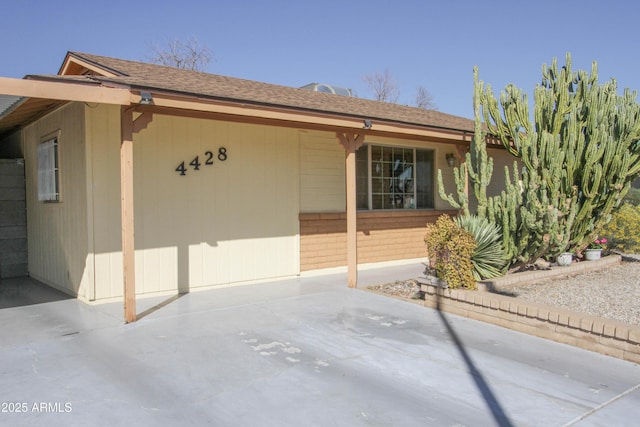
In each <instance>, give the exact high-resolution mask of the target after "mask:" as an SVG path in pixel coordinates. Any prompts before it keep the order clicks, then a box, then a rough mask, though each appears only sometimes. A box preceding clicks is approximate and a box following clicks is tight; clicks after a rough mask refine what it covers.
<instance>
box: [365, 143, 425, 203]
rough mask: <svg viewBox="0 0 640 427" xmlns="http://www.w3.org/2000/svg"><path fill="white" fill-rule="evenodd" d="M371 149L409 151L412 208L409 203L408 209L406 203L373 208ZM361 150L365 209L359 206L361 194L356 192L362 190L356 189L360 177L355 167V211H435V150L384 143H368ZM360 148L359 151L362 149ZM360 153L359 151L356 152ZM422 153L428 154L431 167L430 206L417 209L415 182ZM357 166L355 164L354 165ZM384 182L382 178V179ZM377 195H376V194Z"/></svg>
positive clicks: (416, 183)
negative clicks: (410, 153)
mask: <svg viewBox="0 0 640 427" xmlns="http://www.w3.org/2000/svg"><path fill="white" fill-rule="evenodd" d="M372 147H381V148H382V149H383V152H384V150H385V149H401V150H411V151H412V160H413V161H412V177H411V180H412V186H413V197H412V200H413V206H412V205H411V202H410V204H409V206H408V207H404V205H405V204H406V201H405V202H403V203H402V207H392V208H386V207H381V208H375V207H374V204H373V199H374V195H373V160H372V153H373V149H372ZM362 148H365V149H366V152H367V160H366V161H367V172H366V179H367V183H366V193H367V194H366V196H367V197H366V198H367V207H366V208H365V207H362V205H361V202H362V200H361V192H359V191H358V190H360V191H361V190H362V189H361V188H358V184H357V183H358V180H359V179H360V180H361V179H362V177H361V176H359V175H358V167H357V166H356V200H358V203H357V205H358V207H357V210H358V211H360V212H378V211H388V212H403V211H416V210H434V209H435V203H436V200H435V192H436V188H435V185H436V179H435V173H436V172H435V171H436V149H434V148H425V147H415V146H405V145H393V144H384V143H376V142H370V143H366V144H364V145H363V146H362ZM362 148H361V149H362ZM358 151H360V150H358ZM419 151H422V152H428V153H429V154H430V165H431V166H430V167H431V171H430V174H429V175H430V180H431V183H430V184H431V191H430V200H429V201H428V204H429V205H430V206H425V207H419V206H418V205H419V203H418V188H419V185H418V182H417V176H418V152H419ZM357 161H358V159H357V158H356V162H357ZM362 161H363V160H362V159H360V162H362ZM356 165H357V163H356ZM383 180H384V177H383ZM376 194H378V193H376ZM380 194H385V195H386V193H384V192H383V193H380ZM391 194H392V193H391ZM404 194H408V193H404Z"/></svg>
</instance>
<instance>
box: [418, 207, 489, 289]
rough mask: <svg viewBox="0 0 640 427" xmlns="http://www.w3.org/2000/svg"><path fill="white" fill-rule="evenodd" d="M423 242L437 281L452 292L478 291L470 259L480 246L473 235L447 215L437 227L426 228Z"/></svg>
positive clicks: (434, 225)
mask: <svg viewBox="0 0 640 427" xmlns="http://www.w3.org/2000/svg"><path fill="white" fill-rule="evenodd" d="M424 241H425V243H426V244H427V251H428V252H429V263H430V264H431V265H432V266H433V267H434V268H435V271H436V276H437V277H438V278H440V279H442V280H444V281H446V282H447V285H449V287H450V288H452V289H456V288H460V287H462V288H467V289H475V288H476V281H475V279H474V277H473V264H472V262H471V256H472V255H473V251H474V250H475V248H476V246H477V244H476V241H475V239H474V238H473V235H472V234H471V233H469V232H468V231H465V230H463V229H462V228H460V227H458V226H457V225H456V224H455V223H454V222H453V220H452V219H451V218H450V217H449V216H448V215H441V216H440V217H439V218H438V220H437V221H436V222H435V224H429V225H427V236H426V237H425V238H424Z"/></svg>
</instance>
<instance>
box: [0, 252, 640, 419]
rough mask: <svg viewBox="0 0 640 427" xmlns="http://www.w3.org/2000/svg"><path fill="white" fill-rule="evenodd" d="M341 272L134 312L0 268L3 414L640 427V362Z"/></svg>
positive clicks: (168, 301) (380, 279) (377, 274)
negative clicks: (425, 301)
mask: <svg viewBox="0 0 640 427" xmlns="http://www.w3.org/2000/svg"><path fill="white" fill-rule="evenodd" d="M421 270H422V265H420V264H418V265H409V266H395V267H388V268H384V269H376V270H366V271H361V272H360V286H361V287H364V286H366V285H369V284H376V283H384V282H388V281H393V280H398V279H406V278H412V277H416V276H417V275H418V274H419V273H420V272H421ZM345 283H346V274H331V275H324V276H315V277H305V278H299V279H291V280H286V281H278V282H270V283H262V284H257V285H248V286H240V287H234V288H224V289H216V290H211V291H203V292H193V293H190V294H186V295H182V296H179V297H173V298H171V297H163V298H146V299H139V300H138V314H139V317H140V320H139V321H138V322H136V323H133V324H128V325H125V324H123V322H122V304H121V303H113V304H103V305H95V306H91V305H86V304H83V303H81V302H78V301H76V300H75V299H70V298H67V297H65V296H64V295H62V294H59V293H57V292H55V291H52V290H50V289H49V288H46V287H43V286H42V285H40V284H37V283H34V282H33V281H30V280H28V279H12V280H7V281H2V282H0V323H1V324H2V328H1V329H0V375H1V378H2V387H1V388H0V402H1V403H2V408H1V409H2V413H0V425H8V426H9V425H10V426H16V425H47V426H57V425H60V426H63V425H64V426H86V425H92V426H116V425H125V424H126V425H129V424H135V425H139V426H158V425H216V426H300V425H305V426H359V425H362V426H371V425H375V426H454V425H457V426H494V425H499V426H569V425H575V426H605V425H606V426H612V425H616V426H626V425H629V426H631V425H637V421H638V420H637V418H638V415H639V412H638V408H639V407H640V367H638V365H636V364H633V363H630V362H626V361H622V360H619V359H616V358H612V357H607V356H603V355H600V354H596V353H592V352H589V351H585V350H581V349H577V348H573V347H570V346H567V345H563V344H558V343H555V342H551V341H547V340H544V339H540V338H536V337H532V336H529V335H525V334H522V333H518V332H514V331H510V330H507V329H503V328H500V327H496V326H493V325H488V324H484V323H481V322H478V321H475V320H471V319H466V318H462V317H457V316H455V315H451V314H448V313H442V312H439V311H437V310H434V309H429V308H425V307H422V306H420V305H418V304H412V303H410V302H405V301H400V300H397V299H393V298H388V297H384V296H381V295H377V294H373V293H370V292H363V291H361V290H354V289H349V288H347V287H346V285H345ZM18 410H19V411H21V412H17V411H18Z"/></svg>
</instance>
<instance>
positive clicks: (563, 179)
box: [482, 54, 640, 250]
mask: <svg viewBox="0 0 640 427" xmlns="http://www.w3.org/2000/svg"><path fill="white" fill-rule="evenodd" d="M616 90H617V85H616V81H615V80H613V79H612V80H610V81H609V82H607V83H605V84H602V85H600V84H598V76H597V64H596V63H595V62H594V63H593V64H592V68H591V73H590V74H589V75H588V74H587V73H586V72H585V71H578V72H573V71H572V70H571V57H570V55H569V54H567V56H566V65H565V66H564V67H562V68H561V69H559V68H558V65H557V60H556V59H554V60H553V62H552V64H551V67H547V66H546V65H545V66H543V69H542V82H541V84H540V85H538V86H537V87H536V89H535V91H534V114H533V119H534V120H533V122H532V121H531V120H530V118H529V110H528V102H527V98H526V95H525V96H523V95H522V92H521V90H519V89H517V88H515V87H514V86H513V85H509V86H507V87H506V88H505V90H504V91H503V92H502V93H501V96H500V107H501V108H498V101H497V100H496V99H495V97H494V96H493V94H492V93H491V90H490V88H488V89H487V90H486V91H485V92H484V93H483V98H482V105H483V113H484V119H485V123H486V124H487V126H488V129H489V132H490V133H492V134H494V135H496V136H497V137H498V138H499V139H500V140H501V141H502V144H503V145H504V146H505V148H506V149H508V150H509V152H511V153H512V154H514V155H515V156H517V157H518V158H519V159H520V160H521V162H522V165H523V181H526V178H528V181H529V182H528V183H527V182H523V185H524V188H525V193H528V192H531V191H538V192H539V195H538V196H539V198H540V201H541V202H545V203H548V204H549V205H548V208H549V212H551V211H552V210H557V213H558V215H559V216H558V225H561V226H562V224H564V226H567V227H568V232H569V238H568V240H567V241H566V245H564V246H565V248H564V249H582V248H584V247H585V246H586V245H587V244H588V243H589V241H591V240H592V239H593V238H594V236H595V235H596V234H597V233H598V230H599V229H600V228H601V227H602V226H603V225H604V224H606V223H607V222H608V221H609V219H610V217H611V211H612V210H613V209H614V208H615V207H616V206H618V205H619V203H620V201H621V200H622V198H623V197H624V195H625V194H626V192H627V191H628V189H629V187H630V185H631V181H632V180H633V179H634V178H635V177H637V176H638V175H639V174H640V142H639V139H640V105H639V104H638V103H637V102H636V97H637V93H636V92H631V91H629V90H625V91H624V94H623V95H618V94H617V93H616ZM545 193H546V194H545ZM523 220H524V221H525V222H526V223H527V227H533V229H535V228H536V227H535V226H536V221H538V223H539V224H538V225H539V226H543V227H547V226H551V227H552V228H551V229H549V230H548V231H547V233H549V234H550V235H551V236H550V238H551V239H554V236H553V234H552V230H553V227H554V226H555V223H556V221H555V219H552V218H551V217H547V218H546V220H544V219H542V218H538V219H537V220H536V219H535V218H533V217H532V216H531V215H530V214H529V213H527V215H526V216H524V212H523ZM547 221H550V222H547ZM560 231H562V230H560ZM556 237H558V236H556ZM565 237H566V236H565ZM565 237H563V238H558V239H556V240H557V241H558V242H557V243H559V245H556V246H557V247H556V250H557V249H559V248H560V247H562V246H563V245H562V243H564V241H565ZM552 246H553V245H552ZM550 249H551V248H550Z"/></svg>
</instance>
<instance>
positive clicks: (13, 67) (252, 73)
mask: <svg viewBox="0 0 640 427" xmlns="http://www.w3.org/2000/svg"><path fill="white" fill-rule="evenodd" d="M0 6H1V10H2V11H3V17H4V19H3V20H2V37H1V38H0V52H1V53H2V60H1V62H0V77H15V78H22V77H24V76H25V75H28V74H56V73H57V72H58V70H59V68H60V65H61V64H62V61H63V59H64V57H65V54H66V53H67V51H77V52H85V53H92V54H96V55H104V56H111V57H116V58H123V59H129V60H136V61H147V60H148V59H149V57H150V56H151V54H152V51H151V46H152V45H153V44H156V45H159V46H163V45H166V44H167V42H168V41H170V40H187V39H190V38H196V39H197V40H198V41H199V43H200V44H201V45H203V46H206V47H208V48H209V49H210V50H211V51H212V53H213V57H214V60H213V61H211V62H210V63H209V65H208V66H207V68H206V69H205V70H204V71H206V72H210V73H214V74H221V75H226V76H231V77H238V78H243V79H249V80H256V81H261V82H266V83H273V84H278V85H284V86H292V87H300V86H303V85H306V84H308V83H326V84H332V85H335V86H341V87H346V88H350V89H352V90H353V91H354V92H355V94H356V95H357V96H359V97H361V98H371V97H372V96H373V94H372V93H371V91H370V90H369V89H368V87H367V85H366V83H365V81H364V76H366V75H372V74H374V73H384V72H385V71H387V70H388V71H389V73H390V74H391V75H392V76H393V77H394V79H395V80H396V82H397V85H398V88H399V91H400V98H399V100H398V102H399V103H401V104H406V105H413V104H415V96H416V92H417V90H418V88H419V87H420V86H423V87H424V88H425V89H427V91H428V92H429V93H430V94H431V95H432V97H433V102H434V103H435V104H436V106H437V108H438V110H440V111H442V112H444V113H449V114H454V115H457V116H461V117H468V118H473V108H472V98H473V67H474V66H478V68H479V73H480V79H481V80H483V81H484V82H485V84H490V85H491V87H492V88H493V90H494V92H495V93H499V92H500V91H501V90H503V89H504V87H505V86H506V85H507V84H515V85H516V86H518V87H519V88H521V89H523V90H524V92H526V93H528V94H529V96H530V97H532V93H533V89H534V88H535V86H536V84H537V83H539V81H540V80H541V70H542V65H543V64H550V63H551V61H552V60H553V58H557V59H558V62H559V64H560V65H563V64H564V63H565V56H566V54H567V53H570V54H571V57H572V67H573V69H574V71H575V70H578V69H582V70H586V71H590V70H591V64H592V62H593V61H597V63H598V75H599V79H600V82H605V81H608V80H609V79H611V78H615V79H616V80H617V82H618V88H619V91H620V92H621V91H622V89H623V88H627V87H628V88H630V89H632V90H640V55H639V54H638V49H639V48H638V46H639V45H640V43H638V39H639V37H638V16H640V2H636V1H631V0H608V1H606V2H605V1H604V0H581V1H576V0H535V1H531V0H529V1H527V0H510V1H507V0H475V1H474V0H445V1H442V0H439V1H435V0H395V1H388V0H322V1H305V0H276V1H269V0H261V1H259V0H256V1H248V0H208V1H204V0H203V1H191V0H183V1H166V0H154V1H145V0H137V1H131V0H125V1H122V0H111V1H106V2H86V1H76V0H64V1H48V0H41V1H36V0H20V1H15V0H0Z"/></svg>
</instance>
